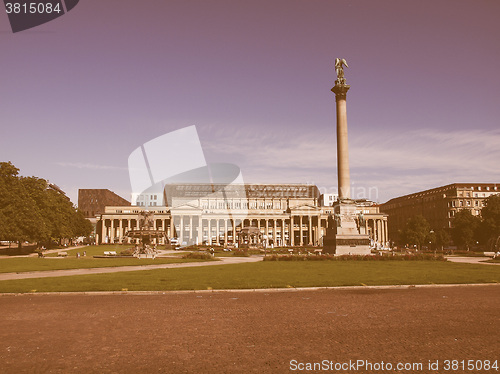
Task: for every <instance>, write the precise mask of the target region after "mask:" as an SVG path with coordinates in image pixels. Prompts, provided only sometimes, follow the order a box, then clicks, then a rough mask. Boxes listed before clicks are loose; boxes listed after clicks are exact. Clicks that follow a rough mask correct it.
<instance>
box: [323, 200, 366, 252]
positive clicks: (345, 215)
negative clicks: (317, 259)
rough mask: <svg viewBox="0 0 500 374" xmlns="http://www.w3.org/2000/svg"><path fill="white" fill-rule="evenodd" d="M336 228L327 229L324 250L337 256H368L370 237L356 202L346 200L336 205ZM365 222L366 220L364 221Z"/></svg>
mask: <svg viewBox="0 0 500 374" xmlns="http://www.w3.org/2000/svg"><path fill="white" fill-rule="evenodd" d="M334 212H335V228H330V229H329V230H328V229H327V234H326V237H325V239H324V242H323V252H324V253H328V254H333V255H335V256H342V255H356V256H366V255H369V254H370V253H371V251H370V238H369V236H368V235H367V234H366V232H365V227H364V223H362V222H361V221H362V217H360V216H358V215H357V214H356V204H355V202H354V201H352V200H344V201H341V202H340V203H338V204H337V205H335V206H334ZM363 222H364V221H363Z"/></svg>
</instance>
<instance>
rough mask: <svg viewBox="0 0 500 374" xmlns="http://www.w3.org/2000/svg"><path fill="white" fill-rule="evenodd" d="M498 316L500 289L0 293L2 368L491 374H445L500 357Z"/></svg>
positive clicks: (7, 370) (31, 370)
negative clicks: (302, 366) (359, 363)
mask: <svg viewBox="0 0 500 374" xmlns="http://www.w3.org/2000/svg"><path fill="white" fill-rule="evenodd" d="M471 305H473V306H474V307H473V308H471ZM499 309H500V285H488V286H474V287H470V286H458V287H425V288H424V287H415V288H405V289H354V290H345V289H343V290H321V291H291V292H279V291H278V292H248V291H239V292H230V291H226V292H211V293H208V292H204V293H197V292H189V293H185V292H184V293H182V292H181V293H175V292H167V293H165V294H164V295H161V294H157V295H134V294H126V295H81V294H77V295H71V294H67V295H10V296H0V362H1V363H2V373H6V374H10V373H15V374H18V373H141V374H142V373H146V374H147V373H208V374H210V373H291V372H295V373H297V372H304V371H299V370H295V371H292V370H290V369H291V367H292V366H293V365H298V364H299V363H314V362H321V361H322V360H328V361H332V362H334V363H346V362H349V360H353V361H356V360H367V361H368V362H370V363H372V364H374V363H379V364H380V363H381V362H384V363H386V364H387V363H391V364H392V365H396V364H397V363H409V364H412V363H417V364H418V363H421V364H422V365H423V370H407V371H397V370H395V369H394V370H390V371H381V370H378V371H375V370H366V369H359V370H358V371H352V370H350V371H349V370H331V371H324V372H331V373H348V372H349V373H351V372H352V373H354V372H357V373H364V374H367V373H425V374H434V373H435V374H437V373H453V374H457V373H469V374H470V373H492V372H496V371H491V370H490V371H463V370H460V369H458V370H453V371H444V370H443V369H444V360H474V361H475V362H476V360H490V361H493V360H500V357H499V352H500V340H499V339H498V326H499V324H500V316H499V314H498V310H499ZM292 360H295V361H292ZM429 360H431V362H433V363H434V362H436V360H439V365H440V366H439V369H440V370H439V371H434V370H428V368H427V366H428V364H429ZM308 372H312V371H308ZM316 372H323V371H316Z"/></svg>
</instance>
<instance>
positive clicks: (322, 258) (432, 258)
mask: <svg viewBox="0 0 500 374" xmlns="http://www.w3.org/2000/svg"><path fill="white" fill-rule="evenodd" d="M422 260H425V261H446V259H445V258H444V257H443V256H442V255H437V256H434V255H433V254H415V255H395V256H386V255H384V256H376V255H367V256H348V255H343V256H334V255H330V254H327V255H271V256H265V257H264V261H422Z"/></svg>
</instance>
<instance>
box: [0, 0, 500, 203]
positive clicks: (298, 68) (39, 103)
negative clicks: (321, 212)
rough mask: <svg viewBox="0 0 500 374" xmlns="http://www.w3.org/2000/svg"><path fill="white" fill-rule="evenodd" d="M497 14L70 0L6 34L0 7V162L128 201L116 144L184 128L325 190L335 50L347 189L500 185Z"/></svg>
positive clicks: (259, 178) (233, 156) (484, 9)
mask: <svg viewBox="0 0 500 374" xmlns="http://www.w3.org/2000/svg"><path fill="white" fill-rule="evenodd" d="M499 16H500V1H498V0H467V1H465V0H449V1H444V0H441V1H440V0H419V1H410V0H384V1H376V0H357V1H356V0H353V1H347V0H345V1H338V0H300V1H299V0H245V1H243V0H225V1H219V0H196V1H194V0H176V1H170V0H147V1H144V0H136V1H131V0H82V1H80V3H79V4H78V6H77V7H75V8H74V9H73V10H72V11H71V12H69V13H68V14H66V15H64V16H63V17H60V18H58V19H56V20H54V21H52V22H50V23H47V24H45V25H42V26H39V27H37V28H34V29H31V30H28V31H24V32H20V33H16V34H13V33H12V32H11V30H10V26H9V24H8V19H7V15H6V14H5V13H3V6H2V12H1V14H0V46H1V50H2V58H1V60H0V61H1V62H0V64H1V65H0V95H1V96H0V123H1V138H0V139H1V140H0V160H1V161H8V160H10V161H12V162H13V163H14V164H15V165H16V166H17V167H18V168H20V169H21V173H22V174H23V175H36V176H39V177H43V178H46V179H49V180H50V181H51V182H53V183H56V184H57V185H59V186H60V187H61V188H62V189H63V190H65V191H66V192H67V194H68V195H69V196H70V197H71V199H72V200H73V201H74V202H76V199H77V190H78V188H109V189H111V190H113V191H115V192H116V193H118V194H120V195H122V196H123V197H125V198H127V199H129V198H130V196H129V193H130V182H129V179H128V172H127V159H128V156H129V154H130V153H131V152H132V151H133V150H134V149H136V148H137V147H139V146H140V145H141V144H143V143H144V142H147V141H149V140H151V139H153V138H156V137H158V136H160V135H163V134H165V133H168V132H170V131H173V130H176V129H179V128H182V127H186V126H189V125H196V126H197V129H198V132H199V135H200V140H201V142H202V144H203V148H204V152H205V157H206V159H207V161H208V162H232V163H235V164H237V165H239V166H240V167H241V169H242V173H243V177H244V180H245V181H246V182H252V183H259V182H260V183H280V182H283V183H292V182H294V183H314V184H316V185H318V186H319V187H321V188H322V190H328V191H330V190H332V189H334V188H336V186H337V177H336V140H335V96H334V94H333V93H332V92H330V89H331V88H332V86H333V84H334V81H335V70H334V60H335V58H336V57H341V58H345V59H346V60H347V62H348V64H349V68H348V69H346V72H345V75H346V79H347V83H348V84H350V85H351V89H350V91H349V93H348V96H347V118H348V126H349V146H350V161H351V182H352V183H353V187H354V188H355V191H354V192H355V196H356V195H359V193H361V192H362V191H363V189H366V190H368V189H371V190H370V191H371V194H370V196H368V197H370V198H372V199H373V200H377V201H380V202H385V201H387V200H388V199H390V198H392V197H396V196H400V195H403V194H408V193H412V192H416V191H419V190H422V189H426V188H432V187H437V186H441V185H445V184H449V183H454V182H498V183H500V127H499V124H500V71H499V69H500V41H499V37H500V22H498V19H499ZM165 162H172V160H165ZM375 189H377V190H378V196H377V195H376V194H374V192H373V191H374V190H375Z"/></svg>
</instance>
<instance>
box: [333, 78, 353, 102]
mask: <svg viewBox="0 0 500 374" xmlns="http://www.w3.org/2000/svg"><path fill="white" fill-rule="evenodd" d="M349 88H351V86H349V85H347V84H339V82H338V81H335V86H334V87H333V88H332V90H331V91H332V92H333V93H334V94H335V100H336V101H339V100H345V99H346V97H347V91H349Z"/></svg>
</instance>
